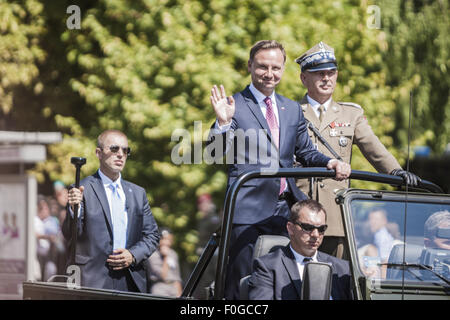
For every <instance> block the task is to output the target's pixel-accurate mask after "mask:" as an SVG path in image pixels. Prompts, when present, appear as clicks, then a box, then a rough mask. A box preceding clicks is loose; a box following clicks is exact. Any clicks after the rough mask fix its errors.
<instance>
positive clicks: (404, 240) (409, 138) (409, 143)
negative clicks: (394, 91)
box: [402, 90, 413, 300]
mask: <svg viewBox="0 0 450 320" xmlns="http://www.w3.org/2000/svg"><path fill="white" fill-rule="evenodd" d="M412 107H413V92H412V90H411V91H410V92H409V115H408V118H409V119H408V151H407V157H406V171H407V172H409V160H410V155H409V150H410V146H411V117H412ZM405 191H406V193H405V219H404V224H403V243H404V246H403V266H405V265H406V261H405V260H406V217H407V212H408V182H406V187H405ZM404 298H405V268H404V267H403V272H402V300H404Z"/></svg>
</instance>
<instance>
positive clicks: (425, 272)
mask: <svg viewBox="0 0 450 320" xmlns="http://www.w3.org/2000/svg"><path fill="white" fill-rule="evenodd" d="M333 176H334V171H332V170H327V169H324V168H291V169H279V170H277V171H276V172H260V171H253V172H247V173H245V174H242V175H241V176H240V177H239V178H238V179H237V180H236V181H235V182H234V184H233V185H232V186H231V187H230V189H229V190H228V192H227V195H226V199H225V207H224V216H223V221H222V226H221V228H220V230H218V231H217V232H216V233H214V234H213V235H212V236H211V238H210V241H209V242H208V244H207V245H206V247H205V248H204V250H203V253H202V254H201V256H200V258H199V260H198V262H197V264H196V266H195V267H194V269H193V271H192V273H191V275H190V276H189V278H188V280H187V281H186V283H185V286H184V289H183V293H182V295H181V297H177V298H175V297H162V296H156V295H151V294H144V293H142V294H141V293H127V292H117V291H112V290H102V289H94V288H84V287H78V286H74V285H73V283H72V282H69V281H68V280H66V281H65V282H36V281H26V282H24V283H23V298H24V299H149V300H157V299H186V300H191V299H193V293H194V291H195V290H196V288H197V286H198V284H199V281H200V279H201V277H202V275H203V273H204V271H205V269H206V267H207V266H208V264H209V263H210V262H211V261H212V257H213V255H214V252H215V251H216V249H217V248H218V258H217V265H216V278H215V282H214V283H213V285H211V286H210V287H209V288H208V289H205V290H208V291H209V294H208V296H209V298H210V299H214V300H222V299H223V294H224V285H225V277H226V263H227V257H228V251H229V242H230V234H231V228H232V220H233V214H234V208H235V201H236V196H237V193H238V192H239V190H240V188H241V186H242V185H243V184H244V183H245V182H246V181H248V180H250V179H255V178H266V179H271V178H275V177H295V178H300V179H308V178H311V177H314V178H316V179H323V178H332V177H333ZM350 179H358V180H364V181H369V182H371V183H373V184H374V189H373V190H362V189H352V188H348V189H341V190H336V202H337V203H338V204H339V206H340V208H341V214H342V216H343V221H344V227H345V232H346V241H347V242H346V246H347V248H348V250H349V256H350V258H349V262H350V269H351V273H352V277H353V290H354V292H353V296H354V298H355V299H357V300H375V299H384V300H397V299H405V300H406V299H450V283H449V282H450V221H446V223H447V224H444V227H442V226H441V227H438V228H437V229H435V234H434V235H433V236H434V237H436V238H439V239H440V241H441V244H442V246H440V247H439V246H436V245H434V246H431V245H427V243H429V241H428V240H429V239H428V237H429V235H428V234H426V233H425V223H426V221H427V220H428V219H429V218H430V216H431V215H433V214H434V213H437V212H444V211H450V195H448V194H444V193H443V191H442V189H441V188H440V187H439V186H437V185H435V184H433V183H431V182H428V181H422V182H421V184H420V189H418V188H416V189H406V190H405V188H404V187H405V186H403V184H404V182H403V179H402V178H400V177H397V176H392V175H386V174H378V173H372V172H364V171H356V170H353V171H352V174H351V176H350ZM378 183H382V184H387V185H392V186H396V187H399V189H400V190H399V191H384V190H383V191H382V190H377V189H376V188H375V184H378ZM374 211H382V212H384V215H385V217H386V219H387V225H388V227H389V230H390V231H389V235H386V236H384V238H383V237H382V238H381V239H382V241H384V242H385V243H386V242H388V241H389V244H387V245H385V246H384V247H385V248H386V246H388V248H389V250H388V251H387V252H382V253H381V251H380V250H378V251H376V250H371V249H373V248H375V247H376V246H377V244H376V243H373V242H372V241H373V240H372V239H373V238H372V236H371V235H370V232H371V227H370V224H371V222H370V219H371V218H370V217H371V213H372V212H374ZM372 232H373V230H372ZM281 241H282V242H283V243H285V241H286V239H281ZM275 244H276V243H274V245H275ZM376 252H378V254H377V253H376ZM308 272H309V274H307V275H306V276H307V277H306V278H304V281H303V282H304V283H309V286H304V287H303V289H304V290H305V291H307V292H304V293H302V296H303V297H305V298H307V297H312V298H317V297H318V296H323V297H329V294H327V293H326V292H325V293H323V292H316V291H317V290H319V291H320V290H322V289H323V288H324V289H323V290H326V286H325V287H324V286H319V285H316V284H317V281H318V280H317V279H326V278H327V277H328V276H329V274H327V273H326V272H327V271H326V270H323V268H322V269H321V268H320V266H319V267H317V268H314V266H312V268H310V269H308ZM315 272H318V273H320V274H319V278H318V277H317V274H314V273H315ZM66 278H67V279H69V278H70V277H68V276H66ZM72 280H73V279H71V280H70V281H72ZM244 297H245V296H244Z"/></svg>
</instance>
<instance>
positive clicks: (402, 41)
mask: <svg viewBox="0 0 450 320" xmlns="http://www.w3.org/2000/svg"><path fill="white" fill-rule="evenodd" d="M72 4H77V5H78V6H79V7H80V9H81V28H80V29H68V28H67V26H66V20H67V18H68V17H69V14H67V13H66V8H67V7H68V6H69V5H72ZM370 4H371V3H368V2H367V1H356V0H342V1H331V0H329V1H320V2H317V1H313V0H305V1H291V0H278V1H268V0H265V1H261V0H244V1H232V0H211V1H201V0H190V1H183V0H99V1H96V2H92V1H87V0H85V1H76V3H74V1H50V0H40V1H38V0H23V1H2V2H1V3H0V14H1V16H2V17H8V19H3V18H2V24H0V28H2V34H1V35H0V36H1V37H2V38H4V39H2V43H3V46H4V49H3V50H1V51H0V59H1V61H0V63H1V66H2V68H1V69H0V72H2V82H1V86H0V99H1V101H2V108H1V109H2V112H3V115H4V116H5V117H8V118H9V119H12V120H14V121H13V123H14V125H10V126H9V127H7V125H6V123H4V122H3V123H2V126H3V128H9V129H16V130H32V129H34V130H49V129H51V130H59V131H62V132H63V133H64V141H63V142H62V143H61V144H57V145H53V146H50V147H49V160H48V161H46V162H45V163H41V164H39V165H38V166H37V168H36V170H35V174H37V176H38V178H39V179H40V182H44V180H45V179H50V180H55V179H61V180H63V181H64V182H65V183H66V184H69V183H72V182H73V176H74V168H73V166H72V165H71V164H70V157H71V156H84V157H86V158H87V160H88V163H87V165H86V166H85V167H83V176H86V175H88V174H91V173H93V172H94V170H96V168H97V165H98V163H97V159H96V157H95V153H94V150H95V139H96V137H97V135H98V134H99V133H100V132H102V131H103V130H106V129H110V128H116V129H120V130H123V131H124V132H126V133H127V135H128V138H129V142H130V146H131V148H132V156H131V157H130V158H129V161H128V163H127V167H126V170H125V171H124V177H125V178H126V179H127V180H130V181H132V182H134V183H137V184H139V185H141V186H143V187H145V188H146V190H147V193H148V198H149V200H150V204H151V206H152V210H153V212H154V214H155V217H156V219H157V221H158V223H159V224H160V225H164V226H168V227H171V228H172V229H173V230H174V231H175V233H176V237H177V247H178V249H179V250H180V255H181V257H182V259H183V261H187V262H193V261H195V259H196V253H195V247H196V243H197V237H198V231H197V228H196V223H197V216H196V214H197V209H196V196H197V195H199V194H201V193H204V192H209V193H212V194H213V195H214V199H215V202H216V204H217V205H218V206H219V207H220V206H221V205H222V203H223V199H224V196H225V192H224V191H225V185H226V173H225V170H224V169H225V168H224V166H222V165H206V164H205V163H203V162H200V163H194V160H196V159H195V154H196V153H195V152H196V150H198V149H197V148H198V147H199V146H201V145H204V137H205V134H207V131H208V129H209V127H210V125H211V124H212V123H213V121H214V113H213V110H212V107H211V106H210V102H209V94H210V90H211V87H212V85H214V84H224V86H225V88H226V89H227V93H228V94H231V93H235V92H237V91H240V90H242V89H243V88H244V87H245V86H246V85H247V84H248V83H249V81H250V77H249V75H248V72H247V60H248V53H249V49H250V47H251V46H252V45H253V44H254V43H255V42H256V41H258V40H261V39H276V40H278V41H279V42H281V43H282V44H283V45H284V46H285V49H286V51H287V62H286V71H285V74H284V77H283V80H282V82H281V84H280V86H279V87H278V88H277V92H279V93H280V94H283V95H285V96H287V97H290V98H292V99H296V100H300V99H301V98H302V96H303V95H304V94H305V88H304V87H303V86H302V84H301V82H300V80H299V73H300V70H299V66H298V65H297V64H296V63H295V62H294V59H295V58H296V57H298V56H300V55H301V54H302V53H303V52H305V51H306V50H308V49H309V48H310V47H312V46H313V45H315V44H317V43H318V42H319V41H324V42H326V43H327V44H329V45H330V46H332V47H334V48H335V52H336V56H337V59H338V63H339V79H338V87H337V89H336V92H335V95H334V98H335V100H337V101H351V102H355V103H358V104H360V105H361V106H362V107H363V108H364V110H365V113H366V116H367V118H368V120H369V122H370V124H371V125H372V127H373V129H374V131H375V133H376V134H377V135H378V136H379V137H380V139H381V141H382V142H383V143H384V144H385V145H386V146H387V147H388V149H389V150H390V151H391V152H392V153H393V154H394V155H395V156H396V157H398V158H399V161H400V162H401V163H404V159H405V157H406V150H405V148H406V145H405V143H406V141H405V132H406V128H407V121H406V120H407V118H405V117H406V115H407V106H408V103H407V102H408V100H407V99H408V94H409V93H408V92H409V90H411V89H414V90H415V96H414V97H415V105H416V106H417V109H415V115H416V116H417V118H416V120H415V121H416V123H418V122H420V124H418V125H417V126H415V133H414V143H415V144H422V143H427V144H429V145H430V146H432V148H433V150H434V151H435V152H440V151H442V150H443V147H444V146H445V143H446V142H448V132H449V125H448V124H447V122H448V121H446V120H447V119H448V117H449V112H450V108H448V87H449V78H448V76H446V71H447V69H448V67H449V59H448V48H449V46H448V37H447V34H448V31H449V30H448V28H449V23H448V15H447V14H444V13H445V12H448V1H435V2H431V3H430V4H428V2H423V3H421V2H419V1H414V2H413V1H400V0H397V1H379V2H377V3H376V5H378V6H379V7H380V9H381V17H382V25H381V29H376V28H370V27H368V19H369V18H370V16H369V14H368V10H367V9H368V6H369V5H370ZM9 39H11V41H6V40H9ZM3 40H5V41H3ZM18 53H20V54H18ZM14 90H15V91H14ZM22 117H23V119H25V121H23V122H21V121H20V119H22ZM27 119H29V121H27ZM393 120H394V121H393ZM180 129H181V130H187V131H186V132H187V133H188V136H186V135H185V136H184V137H185V138H186V137H189V138H190V139H181V138H180V136H177V135H174V136H173V133H174V132H177V130H180ZM180 143H181V144H182V146H183V148H182V150H183V152H185V153H184V154H189V152H190V155H189V157H190V159H191V162H192V163H191V164H181V165H177V164H175V163H174V162H173V161H172V158H171V156H172V151H173V149H174V147H175V146H177V145H179V144H180ZM352 167H353V168H355V169H360V170H373V168H372V167H371V166H370V164H369V163H368V162H367V161H366V160H365V159H364V158H363V157H362V155H361V154H360V153H359V151H358V150H355V155H354V160H353V163H352Z"/></svg>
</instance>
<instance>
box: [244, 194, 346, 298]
mask: <svg viewBox="0 0 450 320" xmlns="http://www.w3.org/2000/svg"><path fill="white" fill-rule="evenodd" d="M325 223H326V212H325V209H324V208H323V206H322V205H321V204H320V203H318V202H317V201H315V200H305V201H301V202H297V203H296V204H294V205H293V206H292V210H291V216H290V219H289V222H288V223H287V225H286V227H287V230H288V233H289V238H290V239H291V242H290V243H289V244H288V245H287V246H286V247H283V248H279V249H277V250H275V251H274V252H271V253H269V254H266V255H265V256H262V257H260V258H257V259H256V260H255V261H254V271H253V273H252V276H251V277H250V280H249V298H250V299H251V300H296V299H300V297H301V288H302V277H303V270H304V267H305V264H306V263H308V262H311V261H314V262H326V263H329V264H331V268H332V273H333V275H332V284H331V297H330V298H331V299H333V300H348V299H352V291H351V276H350V267H349V264H348V261H345V260H342V259H338V258H336V257H333V256H330V255H328V254H326V253H323V252H320V251H317V249H318V248H319V246H320V244H321V243H322V240H323V234H324V232H325V230H326V229H327V225H326V224H325Z"/></svg>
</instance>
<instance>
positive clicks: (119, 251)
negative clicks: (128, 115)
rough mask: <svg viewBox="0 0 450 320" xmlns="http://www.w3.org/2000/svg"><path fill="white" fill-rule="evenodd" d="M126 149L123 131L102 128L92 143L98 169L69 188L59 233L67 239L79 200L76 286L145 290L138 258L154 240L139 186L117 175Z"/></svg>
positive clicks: (150, 248) (149, 249)
mask: <svg viewBox="0 0 450 320" xmlns="http://www.w3.org/2000/svg"><path fill="white" fill-rule="evenodd" d="M129 154H130V148H129V147H128V140H127V137H126V135H125V134H124V133H122V132H120V131H118V130H107V131H105V132H103V133H102V134H101V135H100V136H99V137H98V141H97V149H96V155H97V157H98V159H99V162H100V168H99V170H98V171H97V172H96V173H95V174H94V175H92V176H89V177H87V178H85V179H83V180H82V181H81V183H80V189H76V188H72V189H71V190H70V191H69V199H68V203H69V206H68V213H67V216H66V220H65V221H64V224H63V233H64V236H65V237H66V239H67V240H68V241H71V239H72V234H71V227H70V226H71V222H72V221H73V215H74V212H73V206H74V205H75V204H79V208H80V209H79V211H78V235H77V243H76V244H74V243H69V245H76V257H75V264H76V265H77V266H79V267H80V271H81V286H83V287H93V288H103V289H113V290H120V291H133V292H147V280H146V272H145V270H144V268H143V262H144V261H145V260H147V258H148V257H149V256H150V255H151V254H152V253H153V252H154V251H155V249H156V248H157V246H158V243H159V233H158V226H157V224H156V221H155V219H154V217H153V215H152V212H151V210H150V206H149V203H148V200H147V196H146V193H145V190H144V189H143V188H141V187H139V186H137V185H135V184H133V183H131V182H128V181H125V180H123V179H122V177H121V174H120V173H121V171H122V170H123V168H124V167H125V163H126V160H127V157H128V155H129Z"/></svg>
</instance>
